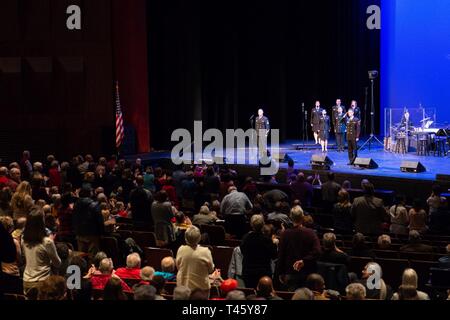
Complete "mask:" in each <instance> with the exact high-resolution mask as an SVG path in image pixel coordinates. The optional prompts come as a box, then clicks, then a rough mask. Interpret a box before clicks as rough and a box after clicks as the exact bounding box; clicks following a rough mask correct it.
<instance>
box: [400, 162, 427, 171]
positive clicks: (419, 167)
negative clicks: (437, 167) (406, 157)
mask: <svg viewBox="0 0 450 320" xmlns="http://www.w3.org/2000/svg"><path fill="white" fill-rule="evenodd" d="M400 170H401V171H402V172H412V173H420V172H425V171H427V170H426V169H425V167H424V166H423V164H421V163H420V162H418V161H403V162H402V166H401V167H400Z"/></svg>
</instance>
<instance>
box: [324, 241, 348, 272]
mask: <svg viewBox="0 0 450 320" xmlns="http://www.w3.org/2000/svg"><path fill="white" fill-rule="evenodd" d="M319 261H322V262H328V263H334V264H344V265H347V264H348V262H349V257H348V255H347V254H346V253H345V252H343V251H342V250H340V249H339V248H338V247H336V235H335V234H334V233H325V234H324V235H323V239H322V254H321V255H320V257H319Z"/></svg>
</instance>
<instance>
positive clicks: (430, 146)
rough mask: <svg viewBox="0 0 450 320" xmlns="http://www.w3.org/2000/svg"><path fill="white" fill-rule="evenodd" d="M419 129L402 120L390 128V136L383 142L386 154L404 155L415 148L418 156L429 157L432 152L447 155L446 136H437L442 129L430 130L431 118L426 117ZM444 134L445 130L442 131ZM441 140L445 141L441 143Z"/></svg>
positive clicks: (432, 122)
mask: <svg viewBox="0 0 450 320" xmlns="http://www.w3.org/2000/svg"><path fill="white" fill-rule="evenodd" d="M420 124H421V125H420V127H416V126H414V125H412V123H410V122H409V118H408V119H407V120H406V121H405V118H403V119H402V121H401V122H400V123H397V124H395V125H393V126H391V128H390V132H391V135H390V137H386V138H385V141H384V145H385V150H386V151H388V152H393V153H399V154H406V153H408V152H409V151H410V148H415V149H416V150H417V154H418V155H423V156H425V155H430V154H431V153H432V152H433V153H434V154H438V155H439V156H443V155H447V154H448V152H447V150H446V145H447V144H448V138H449V137H448V136H446V137H442V136H439V134H438V133H439V132H441V131H443V130H442V129H436V128H431V126H432V125H433V124H434V121H433V120H432V118H429V117H426V118H424V119H422V120H421V121H420ZM444 132H445V130H444ZM442 140H445V142H444V143H443V141H442Z"/></svg>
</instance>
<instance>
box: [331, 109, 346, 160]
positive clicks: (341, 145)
mask: <svg viewBox="0 0 450 320" xmlns="http://www.w3.org/2000/svg"><path fill="white" fill-rule="evenodd" d="M346 119H347V115H346V114H345V113H344V110H343V109H342V107H339V108H338V109H337V113H336V115H335V116H334V118H333V125H334V133H335V134H336V143H337V150H338V152H341V151H342V152H344V149H345V132H346V128H347V124H346Z"/></svg>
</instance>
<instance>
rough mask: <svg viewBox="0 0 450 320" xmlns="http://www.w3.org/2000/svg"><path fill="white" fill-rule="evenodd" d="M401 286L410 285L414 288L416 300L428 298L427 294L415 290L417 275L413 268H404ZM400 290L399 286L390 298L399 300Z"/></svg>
mask: <svg viewBox="0 0 450 320" xmlns="http://www.w3.org/2000/svg"><path fill="white" fill-rule="evenodd" d="M402 286H403V287H405V286H410V287H412V288H414V289H415V290H416V291H417V293H416V295H417V300H430V297H429V296H428V294H426V293H425V292H422V291H418V290H417V287H418V276H417V273H416V271H415V270H414V269H405V271H403V276H402ZM401 291H402V290H401V287H400V288H399V292H397V293H394V295H393V296H392V300H400V298H401V295H402V292H401Z"/></svg>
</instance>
